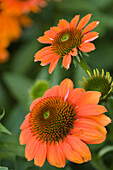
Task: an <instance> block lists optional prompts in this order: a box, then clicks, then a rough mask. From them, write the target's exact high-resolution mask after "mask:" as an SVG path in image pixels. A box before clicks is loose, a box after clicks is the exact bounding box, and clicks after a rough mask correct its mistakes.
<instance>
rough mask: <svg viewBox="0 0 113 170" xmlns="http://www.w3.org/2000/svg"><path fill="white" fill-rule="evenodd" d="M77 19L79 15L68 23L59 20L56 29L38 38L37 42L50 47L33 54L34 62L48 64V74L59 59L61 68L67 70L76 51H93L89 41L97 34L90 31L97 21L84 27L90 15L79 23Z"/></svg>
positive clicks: (92, 45)
mask: <svg viewBox="0 0 113 170" xmlns="http://www.w3.org/2000/svg"><path fill="white" fill-rule="evenodd" d="M79 17H80V15H76V16H75V17H74V18H73V19H72V20H71V22H70V23H69V22H68V21H66V20H64V19H62V20H60V21H59V23H58V26H57V27H51V28H50V30H48V31H45V33H44V36H41V37H39V38H38V41H39V42H41V43H45V44H51V46H47V47H44V48H43V49H41V50H39V51H38V52H37V53H36V54H35V59H34V61H41V65H42V66H45V65H48V64H50V67H49V73H50V74H51V73H52V71H53V70H54V69H55V67H56V65H57V63H58V60H59V59H60V58H61V57H63V61H62V63H63V66H64V67H65V68H66V69H69V67H70V63H71V56H77V53H78V50H80V51H82V52H90V51H92V50H94V49H95V46H94V44H93V43H91V42H90V41H93V40H95V39H96V38H97V37H98V33H97V32H94V31H93V32H91V31H92V30H93V29H94V28H95V27H96V26H97V25H98V24H99V21H93V22H91V23H90V24H88V25H87V26H86V24H87V23H88V22H89V20H90V18H91V14H87V15H86V16H84V17H83V18H82V19H81V20H80V22H79ZM78 22H79V23H78ZM85 26H86V27H85ZM84 27H85V28H84Z"/></svg>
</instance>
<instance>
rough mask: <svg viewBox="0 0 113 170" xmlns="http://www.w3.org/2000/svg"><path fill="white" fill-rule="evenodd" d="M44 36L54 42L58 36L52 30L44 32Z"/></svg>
mask: <svg viewBox="0 0 113 170" xmlns="http://www.w3.org/2000/svg"><path fill="white" fill-rule="evenodd" d="M44 35H45V36H46V37H48V38H50V39H52V40H53V39H54V37H55V36H56V33H55V32H54V31H52V30H48V31H45V32H44Z"/></svg>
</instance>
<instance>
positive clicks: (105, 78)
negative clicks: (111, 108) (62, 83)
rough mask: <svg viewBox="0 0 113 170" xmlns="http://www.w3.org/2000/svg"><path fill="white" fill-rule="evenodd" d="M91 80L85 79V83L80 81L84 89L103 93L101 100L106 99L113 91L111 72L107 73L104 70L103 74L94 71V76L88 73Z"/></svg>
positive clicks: (96, 70)
mask: <svg viewBox="0 0 113 170" xmlns="http://www.w3.org/2000/svg"><path fill="white" fill-rule="evenodd" d="M88 75H89V78H87V79H86V78H85V77H83V79H84V82H81V81H80V84H81V85H82V87H83V88H84V89H85V90H86V91H89V90H93V91H99V92H101V95H102V96H101V98H100V99H101V100H104V99H106V98H107V97H108V96H109V95H110V94H112V91H113V81H112V77H111V76H110V73H109V72H106V75H105V71H104V69H102V74H101V73H100V72H99V70H98V69H94V70H93V74H91V73H90V72H88Z"/></svg>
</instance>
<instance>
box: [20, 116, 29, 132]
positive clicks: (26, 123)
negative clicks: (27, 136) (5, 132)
mask: <svg viewBox="0 0 113 170" xmlns="http://www.w3.org/2000/svg"><path fill="white" fill-rule="evenodd" d="M28 127H29V117H28V118H26V119H25V120H24V121H23V123H22V124H21V126H20V129H25V128H28Z"/></svg>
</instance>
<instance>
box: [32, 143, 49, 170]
mask: <svg viewBox="0 0 113 170" xmlns="http://www.w3.org/2000/svg"><path fill="white" fill-rule="evenodd" d="M46 155H47V147H46V143H45V142H44V143H42V142H41V144H40V146H39V147H38V150H37V152H36V154H35V158H34V164H35V165H37V166H40V167H42V166H43V164H44V162H45V160H46Z"/></svg>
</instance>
